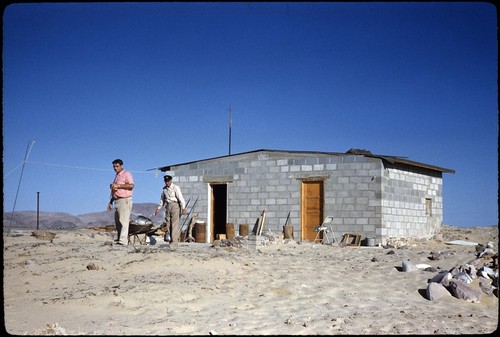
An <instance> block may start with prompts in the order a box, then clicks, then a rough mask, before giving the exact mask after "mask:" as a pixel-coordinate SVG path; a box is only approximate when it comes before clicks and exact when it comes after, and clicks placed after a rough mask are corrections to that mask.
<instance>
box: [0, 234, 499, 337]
mask: <svg viewBox="0 0 500 337" xmlns="http://www.w3.org/2000/svg"><path fill="white" fill-rule="evenodd" d="M53 232H54V233H56V236H55V238H54V239H53V242H50V241H47V240H41V239H38V238H36V237H34V236H31V231H24V232H20V231H17V232H13V233H11V235H10V236H6V235H4V248H3V254H4V256H3V259H4V260H3V261H4V277H3V282H4V293H3V295H4V328H5V330H6V332H8V333H10V334H14V335H33V334H36V335H151V334H153V335H215V334H220V335H230V334H231V335H233V334H234V335H270V334H273V335H276V334H278V335H334V334H344V335H375V334H391V335H392V334H485V333H492V332H494V331H496V330H497V328H498V309H499V306H498V295H497V294H498V293H497V292H495V293H494V294H490V295H487V294H485V293H483V294H482V300H481V302H479V303H470V302H468V301H465V300H462V299H458V298H455V297H452V296H447V297H443V298H440V299H439V300H435V301H430V300H428V299H426V288H427V284H428V279H430V278H432V277H433V276H434V275H436V274H437V272H429V271H424V270H417V271H412V272H403V271H402V270H401V265H402V261H403V260H409V261H411V262H412V263H414V264H419V263H425V264H429V265H431V266H433V267H435V268H436V269H437V270H445V269H446V270H449V269H451V268H452V267H454V266H459V265H462V264H464V263H467V262H470V261H472V260H475V259H476V256H477V253H476V250H475V247H474V246H464V245H450V244H446V243H445V242H447V241H450V240H465V241H473V242H477V243H487V242H488V241H492V242H493V243H494V250H495V251H496V252H497V243H498V228H497V227H482V228H455V227H448V226H444V227H443V230H442V232H441V233H440V234H439V235H437V236H436V237H435V238H434V239H432V240H426V241H415V242H411V241H410V242H406V243H404V244H401V243H400V244H398V245H397V247H389V248H384V247H339V246H338V245H322V244H318V243H316V244H314V243H310V242H296V241H283V240H279V238H278V235H276V237H277V240H275V241H269V242H268V244H267V245H266V246H260V245H259V246H258V247H257V248H254V247H252V246H251V245H245V244H243V246H241V247H237V246H220V247H213V246H212V245H211V244H200V243H189V244H188V243H183V244H179V245H178V246H177V247H170V246H168V245H167V244H166V243H164V242H163V241H162V240H161V238H158V239H159V241H158V242H157V243H156V244H155V245H141V244H140V243H136V244H135V245H129V246H116V245H114V244H113V235H114V233H112V232H104V231H97V230H93V229H80V230H76V231H53ZM243 243H245V242H243ZM431 252H441V256H442V258H441V259H439V260H431V259H429V255H430V253H431ZM477 282H478V281H477V280H474V282H473V283H472V285H475V284H476V283H477ZM476 286H477V285H476Z"/></svg>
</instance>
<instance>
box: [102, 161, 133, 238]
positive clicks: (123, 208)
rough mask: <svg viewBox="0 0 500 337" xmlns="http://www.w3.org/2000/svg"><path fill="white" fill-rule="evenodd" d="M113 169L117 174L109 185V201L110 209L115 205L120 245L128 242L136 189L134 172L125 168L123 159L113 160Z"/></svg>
mask: <svg viewBox="0 0 500 337" xmlns="http://www.w3.org/2000/svg"><path fill="white" fill-rule="evenodd" d="M113 170H115V172H116V175H115V179H114V180H113V183H111V184H110V185H109V188H110V190H111V198H110V200H109V203H108V210H112V209H113V203H114V206H115V226H116V232H117V239H116V240H115V242H116V243H117V244H119V245H127V244H128V226H129V223H130V213H131V212H132V190H133V189H134V179H133V178H132V174H131V173H130V172H128V171H125V170H124V169H123V161H122V160H121V159H115V160H113Z"/></svg>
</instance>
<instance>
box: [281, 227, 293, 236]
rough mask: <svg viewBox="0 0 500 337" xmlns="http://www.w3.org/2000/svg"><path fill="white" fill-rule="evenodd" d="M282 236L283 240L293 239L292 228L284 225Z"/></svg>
mask: <svg viewBox="0 0 500 337" xmlns="http://www.w3.org/2000/svg"><path fill="white" fill-rule="evenodd" d="M283 236H284V237H285V239H293V226H292V225H285V226H283Z"/></svg>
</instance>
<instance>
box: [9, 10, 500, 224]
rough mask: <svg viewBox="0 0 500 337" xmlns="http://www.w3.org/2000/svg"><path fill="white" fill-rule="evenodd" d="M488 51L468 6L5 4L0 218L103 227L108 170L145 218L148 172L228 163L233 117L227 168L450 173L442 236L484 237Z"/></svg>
mask: <svg viewBox="0 0 500 337" xmlns="http://www.w3.org/2000/svg"><path fill="white" fill-rule="evenodd" d="M497 43H498V42H497V18H496V8H495V7H494V6H493V5H491V4H489V3H480V2H474V3H459V2H457V3H454V2H442V3H440V2H422V3H414V2H410V3H398V2H394V3H391V2H386V3H383V2H382V3H376V2H369V3H356V2H351V3H335V2H331V3H329V2H326V3H318V2H310V3H308V2H307V3H306V2H304V3H283V2H279V3H245V2H241V3H219V2H215V3H168V2H167V3H162V2H156V3H118V2H115V3H80V4H78V3H27V4H11V5H9V6H7V7H6V8H5V10H4V13H3V170H4V181H3V182H4V185H3V193H4V211H5V212H10V211H12V210H13V209H14V201H15V200H16V194H17V195H18V197H17V201H16V205H15V210H16V211H21V210H36V209H37V192H40V210H41V211H57V212H68V213H71V214H75V215H78V214H84V213H90V212H99V211H104V210H105V209H106V203H107V201H108V196H109V189H108V187H109V183H110V182H111V181H112V179H113V177H114V172H113V169H112V164H111V162H112V160H113V159H115V158H121V159H123V161H124V163H125V165H124V166H125V169H127V170H130V171H131V172H132V173H133V175H134V179H135V182H136V187H135V189H134V202H135V203H145V202H154V203H156V202H157V201H158V199H159V197H160V193H161V187H162V186H163V181H162V178H161V176H162V175H161V174H156V172H155V171H149V169H152V168H155V167H161V166H165V165H170V164H177V163H183V162H188V161H194V160H200V159H206V158H211V157H218V156H223V155H227V154H228V152H229V140H228V139H229V137H228V134H229V132H228V111H229V107H231V111H232V128H231V153H232V154H235V153H240V152H247V151H253V150H258V149H273V150H305V151H332V152H345V151H347V150H348V149H350V148H361V149H366V150H370V151H371V152H372V153H375V154H386V155H398V156H405V157H408V158H409V159H410V160H414V161H419V162H423V163H427V164H431V165H436V166H440V167H445V168H450V169H453V170H455V171H456V173H455V174H447V173H445V174H444V176H443V178H444V179H443V184H444V185H443V186H444V187H443V196H444V219H443V223H445V224H448V225H454V226H485V225H497V224H498V147H497V143H498V95H497V92H498V86H497V79H498V63H497V58H498V54H497V50H498V45H497ZM30 140H34V141H35V143H34V144H33V146H32V147H31V150H30V152H29V155H28V160H27V161H26V162H25V163H24V171H23V170H22V167H23V161H24V158H25V156H26V153H27V148H28V144H29V141H30ZM21 172H22V175H21ZM21 178H22V179H21ZM18 187H19V192H17V189H18ZM187 197H189V196H187ZM152 211H153V210H152Z"/></svg>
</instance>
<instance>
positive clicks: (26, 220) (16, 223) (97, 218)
mask: <svg viewBox="0 0 500 337" xmlns="http://www.w3.org/2000/svg"><path fill="white" fill-rule="evenodd" d="M156 207H157V204H155V203H137V204H133V206H132V214H131V215H130V219H132V220H133V219H135V218H136V217H137V216H139V215H142V216H145V217H147V218H150V219H151V220H153V222H154V223H155V225H156V224H158V225H159V224H161V223H162V222H163V219H164V210H163V209H162V212H161V213H160V214H159V215H158V216H156V217H154V215H153V213H154V210H155V209H156ZM114 214H115V212H114V210H113V211H108V210H105V211H102V212H92V213H85V214H80V215H73V214H70V213H65V212H45V211H40V212H38V229H40V230H43V229H78V228H91V227H97V226H108V225H114V223H115V221H114ZM3 227H4V230H5V228H8V227H10V228H11V229H37V211H17V212H14V213H12V212H4V213H3Z"/></svg>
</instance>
